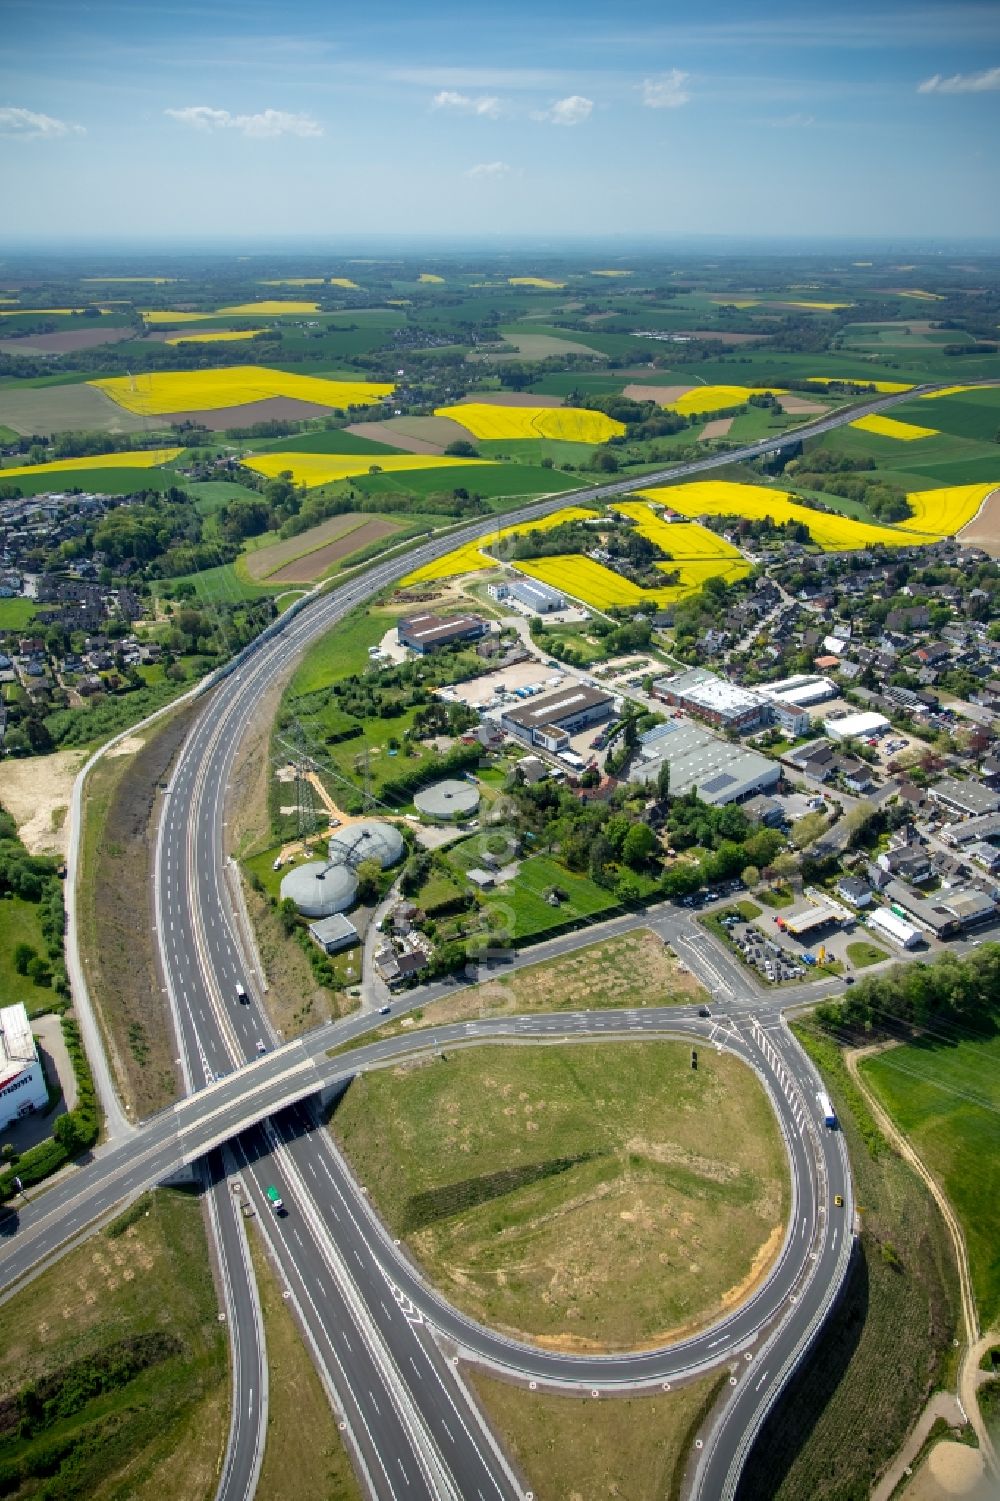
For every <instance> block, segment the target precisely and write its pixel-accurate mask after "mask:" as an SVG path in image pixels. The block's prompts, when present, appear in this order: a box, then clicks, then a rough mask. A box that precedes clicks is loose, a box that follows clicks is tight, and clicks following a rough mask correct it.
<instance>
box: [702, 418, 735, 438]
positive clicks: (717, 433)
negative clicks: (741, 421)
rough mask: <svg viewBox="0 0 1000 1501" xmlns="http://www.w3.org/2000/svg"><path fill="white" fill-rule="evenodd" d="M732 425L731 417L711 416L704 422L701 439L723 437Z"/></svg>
mask: <svg viewBox="0 0 1000 1501" xmlns="http://www.w3.org/2000/svg"><path fill="white" fill-rule="evenodd" d="M732 425H733V419H732V417H713V418H712V420H711V421H710V422H706V423H705V426H704V427H703V428H702V430H701V441H704V439H705V438H724V437H725V436H726V435H727V433H728V432H729V429H730V428H731V427H732Z"/></svg>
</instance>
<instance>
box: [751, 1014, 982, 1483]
mask: <svg viewBox="0 0 1000 1501" xmlns="http://www.w3.org/2000/svg"><path fill="white" fill-rule="evenodd" d="M793 1030H794V1031H795V1033H796V1036H797V1037H798V1038H799V1040H800V1041H801V1042H802V1043H803V1045H804V1046H805V1047H806V1049H807V1051H808V1052H809V1053H810V1055H811V1056H812V1058H813V1060H814V1062H815V1063H816V1064H817V1066H818V1067H819V1069H820V1071H821V1073H822V1075H823V1078H824V1081H825V1083H826V1086H827V1088H828V1089H829V1092H830V1095H831V1097H832V1099H833V1102H834V1105H835V1107H836V1110H837V1116H838V1119H839V1121H840V1126H841V1129H842V1130H843V1132H844V1134H845V1136H846V1138H847V1147H848V1151H849V1154H850V1158H851V1168H852V1172H853V1174H854V1183H855V1192H856V1197H857V1202H858V1205H859V1206H860V1213H861V1220H862V1233H861V1236H860V1239H859V1243H858V1246H857V1250H856V1253H855V1258H854V1262H853V1266H852V1270H851V1274H850V1277H849V1281H848V1284H847V1286H846V1288H845V1290H844V1294H843V1296H842V1298H841V1299H840V1302H839V1303H838V1305H837V1307H836V1308H835V1310H834V1311H833V1313H832V1315H831V1316H830V1318H829V1319H828V1321H827V1323H826V1325H825V1327H824V1329H823V1332H822V1334H821V1335H820V1337H819V1339H818V1341H817V1343H816V1345H815V1347H814V1349H813V1351H812V1354H811V1355H810V1357H809V1358H808V1360H807V1361H806V1362H805V1364H804V1365H803V1366H802V1368H801V1370H800V1372H799V1374H798V1376H797V1377H796V1378H795V1380H794V1381H793V1383H792V1385H791V1386H790V1387H789V1388H788V1390H787V1393H786V1396H785V1397H784V1399H783V1400H782V1402H781V1403H780V1404H779V1406H778V1408H777V1409H776V1410H775V1412H774V1413H773V1414H772V1415H771V1417H770V1419H769V1420H768V1422H767V1423H766V1424H765V1426H764V1429H763V1430H762V1432H761V1434H760V1437H759V1438H758V1441H757V1443H756V1445H755V1447H754V1450H753V1452H752V1454H751V1456H750V1460H749V1463H748V1465H747V1468H746V1469H745V1471H744V1475H743V1479H742V1482H741V1485H740V1490H739V1498H740V1501H800V1498H802V1497H804V1496H808V1497H810V1498H811V1501H860V1498H863V1497H866V1496H868V1495H869V1493H870V1490H871V1488H872V1486H873V1485H874V1483H875V1481H876V1479H877V1477H878V1476H879V1475H880V1474H881V1473H882V1471H883V1470H884V1469H885V1468H886V1466H887V1465H888V1464H889V1463H890V1462H891V1460H892V1459H893V1457H894V1456H895V1454H896V1453H897V1452H898V1450H899V1448H900V1446H901V1444H902V1443H903V1441H904V1439H905V1437H906V1435H907V1433H908V1432H909V1431H910V1429H911V1427H912V1426H913V1424H914V1423H915V1422H916V1420H917V1418H918V1416H919V1415H920V1413H921V1411H922V1410H923V1407H924V1405H925V1403H926V1401H927V1398H928V1397H929V1396H930V1394H931V1393H932V1392H933V1391H934V1390H935V1389H936V1388H937V1387H939V1386H942V1385H948V1384H950V1382H951V1381H952V1380H953V1379H954V1372H955V1351H954V1348H953V1344H952V1341H953V1339H954V1337H955V1333H956V1330H957V1327H958V1279H957V1273H956V1270H955V1266H954V1263H953V1261H952V1255H951V1245H950V1242H949V1239H948V1234H947V1231H946V1229H945V1226H944V1224H943V1223H942V1221H941V1218H940V1216H939V1214H938V1212H937V1207H936V1205H935V1203H934V1201H933V1199H932V1198H931V1196H930V1194H929V1193H928V1192H927V1190H926V1189H925V1188H924V1186H923V1184H922V1183H921V1181H920V1179H919V1178H918V1177H917V1176H916V1175H915V1174H914V1173H913V1172H912V1171H911V1170H910V1169H909V1168H908V1167H907V1166H906V1164H905V1163H904V1162H902V1161H901V1160H900V1158H899V1157H897V1156H896V1155H895V1154H894V1153H893V1152H892V1150H891V1148H890V1147H889V1145H888V1144H887V1143H886V1141H885V1140H884V1138H883V1137H882V1135H881V1133H880V1132H879V1130H878V1127H877V1126H876V1124H875V1121H874V1119H873V1118H872V1116H871V1114H870V1112H869V1110H868V1107H867V1105H866V1103H865V1100H864V1097H863V1096H862V1094H861V1092H860V1091H859V1090H858V1088H857V1087H856V1085H855V1084H854V1083H853V1081H852V1080H851V1078H850V1075H849V1074H848V1072H847V1069H846V1067H845V1065H844V1061H843V1056H842V1054H841V1051H840V1049H839V1047H838V1046H837V1045H836V1043H835V1042H833V1041H832V1040H830V1039H829V1038H828V1037H826V1036H825V1035H823V1034H821V1033H819V1032H818V1031H816V1030H815V1028H814V1027H812V1026H811V1025H810V1024H808V1023H799V1024H796V1025H795V1026H794V1027H793Z"/></svg>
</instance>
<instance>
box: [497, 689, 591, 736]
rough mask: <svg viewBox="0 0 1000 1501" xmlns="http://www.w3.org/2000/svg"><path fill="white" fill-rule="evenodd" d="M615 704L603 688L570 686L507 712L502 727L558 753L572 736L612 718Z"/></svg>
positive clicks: (508, 731)
mask: <svg viewBox="0 0 1000 1501" xmlns="http://www.w3.org/2000/svg"><path fill="white" fill-rule="evenodd" d="M614 703H615V701H614V698H613V697H612V695H611V694H610V693H605V692H604V690H603V689H602V688H590V687H588V686H587V684H586V683H568V684H567V685H566V687H565V688H560V689H559V691H558V692H557V693H547V694H546V695H545V696H544V698H535V699H532V700H531V701H530V702H529V703H526V704H519V705H518V706H517V707H516V708H513V709H505V710H504V712H503V713H502V714H501V716H500V727H501V729H504V730H506V731H507V733H508V734H509V735H516V736H517V738H518V739H519V740H523V741H525V742H526V743H527V744H528V745H539V746H541V747H542V749H543V750H549V751H558V750H562V749H563V748H564V747H565V746H566V744H567V742H568V741H569V737H570V736H571V735H575V734H577V733H578V732H579V731H580V730H584V729H586V727H587V725H589V724H597V723H598V721H600V720H602V719H610V717H611V714H612V712H613V710H614Z"/></svg>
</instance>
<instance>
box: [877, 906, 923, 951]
mask: <svg viewBox="0 0 1000 1501" xmlns="http://www.w3.org/2000/svg"><path fill="white" fill-rule="evenodd" d="M867 922H868V926H869V927H870V928H871V930H872V932H873V933H880V934H881V935H882V937H883V938H888V939H889V941H890V943H895V944H896V945H897V946H898V947H899V948H901V949H914V948H916V946H917V944H918V943H921V942H922V941H923V934H922V933H921V931H920V929H919V928H915V927H914V926H913V924H912V923H908V922H906V921H905V920H904V919H903V918H902V917H897V916H896V914H895V912H890V911H889V909H888V907H879V908H878V910H877V911H875V912H873V913H872V915H871V917H869V918H868V919H867Z"/></svg>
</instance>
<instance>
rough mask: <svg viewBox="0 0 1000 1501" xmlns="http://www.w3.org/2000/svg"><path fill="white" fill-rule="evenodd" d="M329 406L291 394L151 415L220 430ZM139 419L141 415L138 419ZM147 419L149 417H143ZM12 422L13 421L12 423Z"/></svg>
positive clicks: (299, 417) (313, 413)
mask: <svg viewBox="0 0 1000 1501" xmlns="http://www.w3.org/2000/svg"><path fill="white" fill-rule="evenodd" d="M329 415H330V408H329V407H325V406H319V405H318V404H317V403H316V402H315V401H296V399H295V397H294V396H269V397H267V398H266V399H265V400H264V401H248V402H247V403H246V404H245V405H244V406H239V407H215V408H214V409H213V410H211V411H193V412H168V413H166V415H164V416H162V417H159V418H157V419H155V420H156V421H159V422H161V423H163V424H164V425H165V426H170V425H172V424H176V423H181V422H193V423H194V424H195V426H197V427H207V428H208V429H209V431H210V432H213V433H221V432H224V431H225V430H226V428H230V427H250V426H252V424H253V423H255V422H278V421H284V420H286V419H287V420H288V421H289V422H304V421H305V419H306V418H307V417H329ZM139 420H140V422H141V421H142V420H143V419H141V418H140V419H139ZM145 420H146V421H147V422H148V421H149V420H150V419H148V418H147V419H145ZM12 425H13V424H12Z"/></svg>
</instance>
